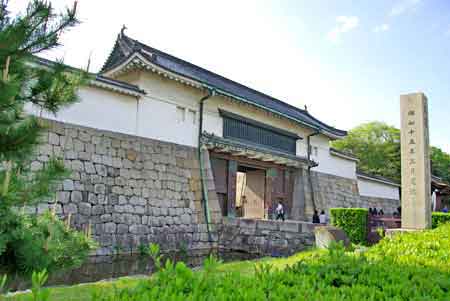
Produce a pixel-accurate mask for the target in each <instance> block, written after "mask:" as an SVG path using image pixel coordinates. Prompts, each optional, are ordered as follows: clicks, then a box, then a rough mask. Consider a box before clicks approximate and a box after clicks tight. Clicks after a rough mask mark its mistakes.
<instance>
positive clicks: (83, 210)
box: [78, 203, 92, 216]
mask: <svg viewBox="0 0 450 301" xmlns="http://www.w3.org/2000/svg"><path fill="white" fill-rule="evenodd" d="M91 210H92V205H91V204H89V203H79V204H78V212H80V214H83V215H86V216H90V215H91Z"/></svg>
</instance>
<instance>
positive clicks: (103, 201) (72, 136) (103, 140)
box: [26, 121, 210, 255]
mask: <svg viewBox="0 0 450 301" xmlns="http://www.w3.org/2000/svg"><path fill="white" fill-rule="evenodd" d="M48 125H49V130H48V133H47V134H46V135H44V136H43V137H42V142H43V144H42V145H41V146H40V147H39V151H38V154H37V157H36V160H35V161H33V162H32V163H31V168H32V169H33V170H38V169H39V168H41V167H42V166H43V165H44V164H45V163H46V162H47V161H48V160H49V158H50V156H52V155H54V156H56V157H58V158H61V159H63V160H64V164H65V165H66V166H67V167H68V168H70V169H71V170H72V173H71V176H70V177H69V178H68V179H66V180H64V181H63V183H62V184H60V185H58V187H57V190H58V192H57V195H56V199H55V200H49V201H48V203H43V204H39V205H38V206H37V207H30V208H26V209H27V210H28V211H29V212H36V213H41V212H44V211H45V210H48V209H49V208H50V209H54V210H55V211H56V213H57V214H59V215H61V216H63V217H64V218H68V216H69V215H70V219H71V224H72V225H73V226H74V227H76V228H78V229H86V228H87V227H90V228H91V232H92V235H93V237H94V238H95V239H96V240H97V241H98V242H99V244H100V248H99V249H98V250H97V255H105V254H111V253H113V252H117V250H120V251H123V252H130V251H136V250H137V248H138V247H139V245H141V244H145V245H146V244H148V243H149V242H155V243H158V244H160V245H161V248H162V249H163V250H170V249H179V248H188V249H193V248H209V247H210V244H209V243H208V235H207V233H206V226H205V221H204V218H203V216H204V214H203V210H202V206H201V203H200V200H201V186H200V170H199V164H198V159H197V156H198V155H197V150H196V149H195V148H191V147H186V146H180V145H176V144H172V143H166V142H161V141H156V140H151V139H144V138H139V137H135V136H129V135H125V134H119V133H113V132H108V131H100V130H95V129H92V128H86V127H81V126H75V125H69V124H63V123H59V122H54V121H48ZM208 168H210V166H208V165H207V166H206V167H205V169H206V170H208Z"/></svg>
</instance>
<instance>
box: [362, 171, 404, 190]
mask: <svg viewBox="0 0 450 301" xmlns="http://www.w3.org/2000/svg"><path fill="white" fill-rule="evenodd" d="M356 176H357V177H358V179H364V180H367V181H372V182H377V183H382V184H385V185H389V186H392V187H401V185H400V184H397V183H394V182H391V181H387V180H383V179H380V178H375V177H371V176H368V175H363V174H360V173H357V174H356Z"/></svg>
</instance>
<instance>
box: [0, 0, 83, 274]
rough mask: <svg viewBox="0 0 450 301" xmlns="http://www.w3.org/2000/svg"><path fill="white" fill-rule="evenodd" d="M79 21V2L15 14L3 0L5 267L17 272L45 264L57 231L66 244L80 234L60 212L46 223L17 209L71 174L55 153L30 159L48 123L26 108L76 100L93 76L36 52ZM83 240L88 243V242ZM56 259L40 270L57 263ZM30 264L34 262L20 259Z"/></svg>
mask: <svg viewBox="0 0 450 301" xmlns="http://www.w3.org/2000/svg"><path fill="white" fill-rule="evenodd" d="M77 23H78V20H77V18H76V2H75V3H74V6H73V7H72V8H67V9H66V11H65V12H63V13H56V12H55V11H54V9H53V8H52V5H51V3H50V2H49V1H43V0H32V1H31V2H30V3H29V5H28V7H27V9H26V11H25V12H23V13H21V14H18V15H16V16H13V15H11V13H10V12H9V11H8V1H7V0H0V266H3V267H4V266H8V268H9V269H10V270H13V271H14V270H19V271H27V269H28V268H29V267H30V265H31V267H33V264H32V263H33V262H39V259H36V260H32V258H33V256H38V255H42V256H44V255H45V254H44V253H46V254H47V255H48V256H52V254H51V253H50V252H49V249H48V247H49V243H51V241H52V239H53V238H54V237H52V235H53V234H54V233H56V232H58V233H59V236H58V240H59V241H60V245H61V246H64V245H65V243H66V242H67V241H71V240H73V238H74V235H75V236H76V235H77V234H76V233H75V232H73V231H72V230H71V229H66V230H65V232H64V231H63V232H61V231H62V230H61V229H62V228H61V227H60V226H61V222H60V221H58V220H57V219H56V217H54V216H53V217H52V218H53V222H45V218H43V217H41V218H39V217H26V216H24V215H23V214H19V213H17V212H16V211H17V208H20V207H21V206H24V205H32V204H36V203H37V202H39V201H42V200H46V199H48V198H50V197H51V196H52V195H53V194H54V190H53V188H54V184H55V182H56V181H58V180H61V179H62V178H63V177H64V176H66V175H67V171H66V170H65V168H64V165H63V163H62V162H60V161H58V160H57V159H51V160H50V161H49V162H48V163H46V164H45V166H44V167H43V168H42V169H40V170H39V171H37V172H31V170H30V164H29V163H30V161H31V160H32V158H33V156H34V155H35V149H36V147H37V146H38V144H39V141H40V135H41V133H45V131H44V130H45V125H44V123H43V122H42V121H41V120H40V119H39V118H37V117H34V116H30V115H27V114H26V112H25V108H26V107H27V106H30V105H33V106H37V107H38V108H40V111H41V112H44V111H45V112H49V113H56V112H57V111H58V110H59V109H60V108H61V107H64V106H68V105H70V104H73V103H74V102H76V101H77V93H76V91H77V88H78V87H79V86H80V85H81V84H84V83H85V81H86V80H87V76H86V73H85V72H74V71H73V70H69V69H68V67H66V66H65V65H64V64H62V62H58V63H55V65H54V66H52V67H44V66H42V65H39V64H38V63H37V61H36V57H35V55H36V54H39V53H42V52H43V51H47V50H51V49H53V48H55V47H57V46H58V45H59V44H58V41H59V38H60V35H61V34H62V33H63V32H64V31H65V30H68V29H69V28H71V27H73V26H75V25H76V24H77ZM47 219H48V217H47ZM43 225H46V226H43ZM52 227H56V228H57V229H59V230H58V231H55V229H56V228H52ZM61 233H64V235H63V234H61ZM83 243H87V244H85V245H86V246H87V245H89V241H88V240H86V241H85V242H83ZM31 245H33V246H34V247H31ZM22 246H28V247H26V248H23V247H22ZM33 250H41V251H42V252H40V253H39V252H34V251H33ZM65 251H67V250H60V252H65ZM85 253H86V252H85ZM43 254H44V255H43ZM83 254H84V253H83V252H81V255H83ZM53 255H55V254H53ZM55 256H56V255H55ZM58 256H60V255H58ZM54 258H56V257H53V258H49V259H48V260H47V261H45V262H44V263H43V264H41V265H40V266H39V268H42V267H46V266H49V265H51V263H50V262H52V260H53V259H54ZM56 261H57V260H56ZM27 262H29V263H30V265H28V266H23V264H21V263H27ZM52 263H55V261H53V262H52ZM57 265H58V264H57ZM60 265H61V264H60Z"/></svg>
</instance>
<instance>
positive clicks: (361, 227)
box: [330, 208, 369, 244]
mask: <svg viewBox="0 0 450 301" xmlns="http://www.w3.org/2000/svg"><path fill="white" fill-rule="evenodd" d="M330 214H331V224H332V225H333V226H336V227H338V228H340V229H342V230H344V231H345V233H347V235H348V238H349V239H350V241H351V242H352V243H355V244H365V243H366V242H367V216H368V214H369V211H368V210H367V209H365V208H331V209H330Z"/></svg>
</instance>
